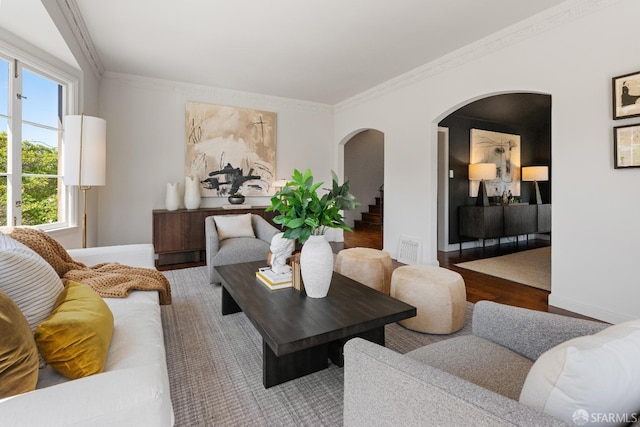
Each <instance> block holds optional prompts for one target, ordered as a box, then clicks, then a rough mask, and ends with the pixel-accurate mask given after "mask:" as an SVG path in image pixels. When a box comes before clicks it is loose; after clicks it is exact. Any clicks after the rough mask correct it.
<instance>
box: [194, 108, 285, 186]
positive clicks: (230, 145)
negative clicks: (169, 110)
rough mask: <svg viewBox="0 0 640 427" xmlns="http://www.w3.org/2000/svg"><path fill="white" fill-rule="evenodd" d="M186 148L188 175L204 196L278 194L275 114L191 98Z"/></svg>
mask: <svg viewBox="0 0 640 427" xmlns="http://www.w3.org/2000/svg"><path fill="white" fill-rule="evenodd" d="M185 146H186V149H185V167H184V170H185V175H186V176H191V177H196V176H197V177H198V179H199V180H200V187H201V190H200V192H201V194H202V196H203V197H227V196H230V195H231V194H234V193H242V194H243V195H244V196H269V195H272V194H273V193H274V190H273V188H272V185H271V184H272V183H273V182H274V181H275V178H274V177H275V176H276V113H273V112H269V111H260V110H252V109H248V108H237V107H229V106H223V105H212V104H203V103H198V102H187V105H186V115H185Z"/></svg>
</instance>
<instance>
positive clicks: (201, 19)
mask: <svg viewBox="0 0 640 427" xmlns="http://www.w3.org/2000/svg"><path fill="white" fill-rule="evenodd" d="M0 1H1V2H0V28H5V29H6V30H8V31H11V32H13V33H15V34H16V35H18V36H20V37H21V38H24V39H26V40H29V41H31V42H32V43H33V44H36V45H38V46H45V48H46V49H48V51H49V52H52V53H53V52H55V53H57V54H58V56H62V59H63V60H65V61H67V62H70V60H69V58H68V56H69V53H68V50H67V52H66V54H65V53H63V52H62V51H64V48H63V47H61V46H59V44H60V40H61V37H60V36H59V35H52V34H49V32H50V31H51V30H52V28H53V30H55V27H53V24H52V23H51V22H49V23H48V24H47V23H43V22H42V13H43V12H44V7H43V6H42V4H41V3H40V1H39V0H0ZM562 2H563V1H562V0H536V1H531V0H482V1H478V0H393V1H392V0H321V1H311V0H269V1H264V0H182V1H179V2H177V1H168V0H108V1H95V0H76V3H77V6H78V8H79V10H80V12H81V14H82V18H83V19H84V22H85V24H86V26H87V28H88V31H89V34H90V36H91V39H92V40H93V44H94V46H95V48H96V51H97V52H98V55H99V57H100V60H101V61H102V64H103V65H104V68H105V69H106V70H107V71H112V72H117V73H127V74H135V75H140V76H148V77H155V78H160V79H168V80H174V81H182V82H189V83H196V84H203V85H208V86H214V87H222V88H229V89H235V90H243V91H249V92H256V93H261V94H268V95H275V96H282V97H287V98H294V99H301V100H308V101H315V102H321V103H326V104H335V103H338V102H340V101H342V100H345V99H346V98H349V97H350V96H353V95H355V94H357V93H359V92H362V91H364V90H366V89H369V88H371V87H373V86H375V85H378V84H380V83H383V82H385V81H386V80H388V79H390V78H393V77H396V76H398V75H400V74H402V73H404V72H407V71H410V70H412V69H414V68H416V67H418V66H420V65H423V64H426V63H428V62H430V61H432V60H434V59H437V58H439V57H441V56H443V55H445V54H447V53H449V52H452V51H454V50H456V49H458V48H460V47H463V46H465V45H467V44H469V43H471V42H473V41H476V40H478V39H480V38H483V37H485V36H488V35H490V34H492V33H495V32H496V31H499V30H501V29H503V28H506V27H508V26H509V25H512V24H514V23H516V22H519V21H521V20H523V19H526V18H528V17H530V16H532V15H534V14H537V13H539V12H541V11H543V10H545V9H548V8H550V7H553V6H555V5H558V4H560V3H562ZM38 6H39V8H41V10H40V11H35V9H38ZM44 13H45V18H44V19H45V20H46V12H44ZM33 17H38V19H37V20H36V19H33ZM65 55H66V56H65Z"/></svg>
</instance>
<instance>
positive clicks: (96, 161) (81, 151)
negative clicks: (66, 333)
mask: <svg viewBox="0 0 640 427" xmlns="http://www.w3.org/2000/svg"><path fill="white" fill-rule="evenodd" d="M63 144H64V163H63V164H64V176H63V181H64V184H65V185H77V186H80V187H92V186H99V185H105V183H106V178H105V176H106V173H105V170H106V158H107V122H106V121H105V120H104V119H100V118H98V117H91V116H85V115H79V116H65V118H64V138H63ZM80 156H82V159H81V158H80Z"/></svg>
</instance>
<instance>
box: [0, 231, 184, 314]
mask: <svg viewBox="0 0 640 427" xmlns="http://www.w3.org/2000/svg"><path fill="white" fill-rule="evenodd" d="M2 232H4V233H5V234H7V235H9V236H10V237H11V238H13V239H15V240H17V241H19V242H20V243H22V244H23V245H25V246H28V247H29V248H31V249H33V250H34V251H35V252H37V253H38V254H39V255H40V256H41V257H42V258H44V259H45V261H47V262H48V263H49V264H51V266H52V267H53V269H54V270H55V271H56V273H58V276H59V277H60V278H61V279H62V281H63V283H64V284H66V283H67V281H69V280H72V281H74V282H79V283H84V284H85V285H87V286H90V287H91V288H93V290H95V291H96V292H97V293H98V295H100V296H102V297H109V298H125V297H126V296H127V295H129V292H131V291H132V290H140V291H158V293H159V296H160V304H163V305H164V304H171V287H170V285H169V281H168V280H167V278H166V277H165V276H164V275H163V274H162V273H160V272H159V271H157V270H153V269H149V268H140V267H129V266H126V265H122V264H118V263H102V264H97V265H94V266H93V267H87V266H86V265H84V264H82V263H80V262H76V261H74V260H73V259H72V258H71V256H70V255H69V253H68V252H67V251H66V250H65V249H64V248H63V247H62V245H61V244H60V243H58V242H57V241H56V240H55V239H54V238H52V237H51V236H49V235H48V234H46V233H44V232H42V231H40V230H38V229H35V228H28V227H6V228H5V227H3V228H2Z"/></svg>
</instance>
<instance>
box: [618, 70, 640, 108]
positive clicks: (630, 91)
mask: <svg viewBox="0 0 640 427" xmlns="http://www.w3.org/2000/svg"><path fill="white" fill-rule="evenodd" d="M611 95H612V100H613V119H614V120H620V119H628V118H630V117H640V71H636V72H635V73H629V74H625V75H622V76H618V77H614V78H613V79H611Z"/></svg>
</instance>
